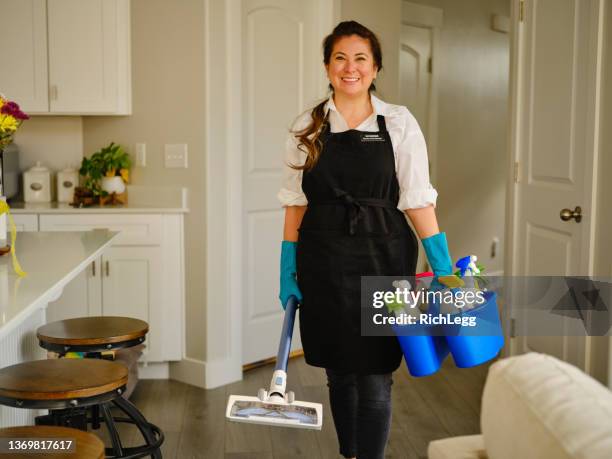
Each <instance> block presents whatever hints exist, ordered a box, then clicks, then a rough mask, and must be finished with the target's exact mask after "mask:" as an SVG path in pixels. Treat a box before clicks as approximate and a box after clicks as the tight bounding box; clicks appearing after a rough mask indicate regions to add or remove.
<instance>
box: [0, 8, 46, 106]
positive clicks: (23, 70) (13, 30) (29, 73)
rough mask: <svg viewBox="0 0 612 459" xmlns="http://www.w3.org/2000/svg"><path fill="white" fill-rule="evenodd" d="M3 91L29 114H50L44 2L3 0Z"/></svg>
mask: <svg viewBox="0 0 612 459" xmlns="http://www.w3.org/2000/svg"><path fill="white" fill-rule="evenodd" d="M0 18H2V26H1V29H2V52H1V58H0V60H1V64H0V91H1V92H2V93H3V94H4V95H5V96H6V97H8V98H9V100H14V101H15V102H17V103H18V104H19V105H20V106H21V108H22V109H23V110H24V111H25V112H26V113H30V114H34V113H45V112H48V111H49V99H48V94H47V11H46V2H45V0H2V1H1V2H0Z"/></svg>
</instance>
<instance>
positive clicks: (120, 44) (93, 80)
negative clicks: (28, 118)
mask: <svg viewBox="0 0 612 459" xmlns="http://www.w3.org/2000/svg"><path fill="white" fill-rule="evenodd" d="M0 17H2V18H3V24H6V25H8V27H9V30H10V28H11V27H13V28H16V29H18V30H14V31H13V33H5V31H4V26H3V37H4V38H3V40H4V41H5V44H4V47H5V48H6V49H7V50H9V52H8V55H7V53H5V52H3V59H2V60H3V65H2V68H1V69H0V88H2V90H3V92H4V94H5V95H6V96H7V97H9V98H10V99H12V100H15V101H17V102H18V103H19V104H20V105H21V107H22V108H23V109H24V111H25V112H26V113H29V114H58V115H104V114H108V115H128V114H130V113H131V71H130V3H129V0H2V1H1V2H0Z"/></svg>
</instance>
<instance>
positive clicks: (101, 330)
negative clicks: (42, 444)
mask: <svg viewBox="0 0 612 459" xmlns="http://www.w3.org/2000/svg"><path fill="white" fill-rule="evenodd" d="M148 331H149V324H147V323H146V322H145V321H143V320H139V319H133V318H131V317H113V316H94V317H78V318H74V319H66V320H58V321H56V322H51V323H49V324H46V325H43V326H42V327H40V328H38V330H37V331H36V336H37V338H38V341H39V344H40V346H41V347H42V348H44V349H46V350H47V351H51V352H54V353H56V354H58V355H59V356H60V357H64V356H65V355H66V354H67V353H68V352H83V353H85V356H86V357H88V358H102V357H103V356H102V353H103V352H105V351H117V350H118V351H119V352H120V353H122V355H121V356H119V358H118V360H121V359H122V357H123V358H124V359H125V360H127V362H125V363H126V365H128V366H131V367H132V368H133V369H134V370H133V371H132V372H131V373H130V378H128V385H127V390H126V392H125V393H124V394H123V395H124V397H128V396H129V394H131V393H132V391H133V390H134V386H135V385H136V380H137V376H138V373H137V371H136V367H135V365H137V360H138V357H140V355H141V353H140V352H137V348H138V347H142V343H144V341H145V336H146V334H147V332H148ZM129 348H132V349H129ZM132 351H133V352H132ZM130 363H131V364H132V365H130ZM92 417H93V419H94V424H93V425H92V427H93V428H94V429H98V428H99V427H100V425H99V424H98V423H97V422H96V421H95V420H96V419H98V417H99V413H98V412H97V406H93V407H92Z"/></svg>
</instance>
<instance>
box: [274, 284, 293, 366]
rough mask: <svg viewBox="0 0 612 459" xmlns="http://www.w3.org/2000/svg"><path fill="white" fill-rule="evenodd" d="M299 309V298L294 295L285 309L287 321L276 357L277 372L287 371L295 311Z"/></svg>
mask: <svg viewBox="0 0 612 459" xmlns="http://www.w3.org/2000/svg"><path fill="white" fill-rule="evenodd" d="M296 309H297V298H296V297H295V296H293V295H291V296H290V297H289V300H288V301H287V307H286V308H285V319H284V320H283V331H282V332H281V339H280V344H279V345H278V354H277V355H276V368H275V370H283V371H284V372H286V371H287V362H288V361H289V351H290V350H291V337H292V336H293V323H294V322H295V310H296Z"/></svg>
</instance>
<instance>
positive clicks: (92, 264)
mask: <svg viewBox="0 0 612 459" xmlns="http://www.w3.org/2000/svg"><path fill="white" fill-rule="evenodd" d="M91 275H92V277H96V262H95V261H94V262H92V263H91Z"/></svg>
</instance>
